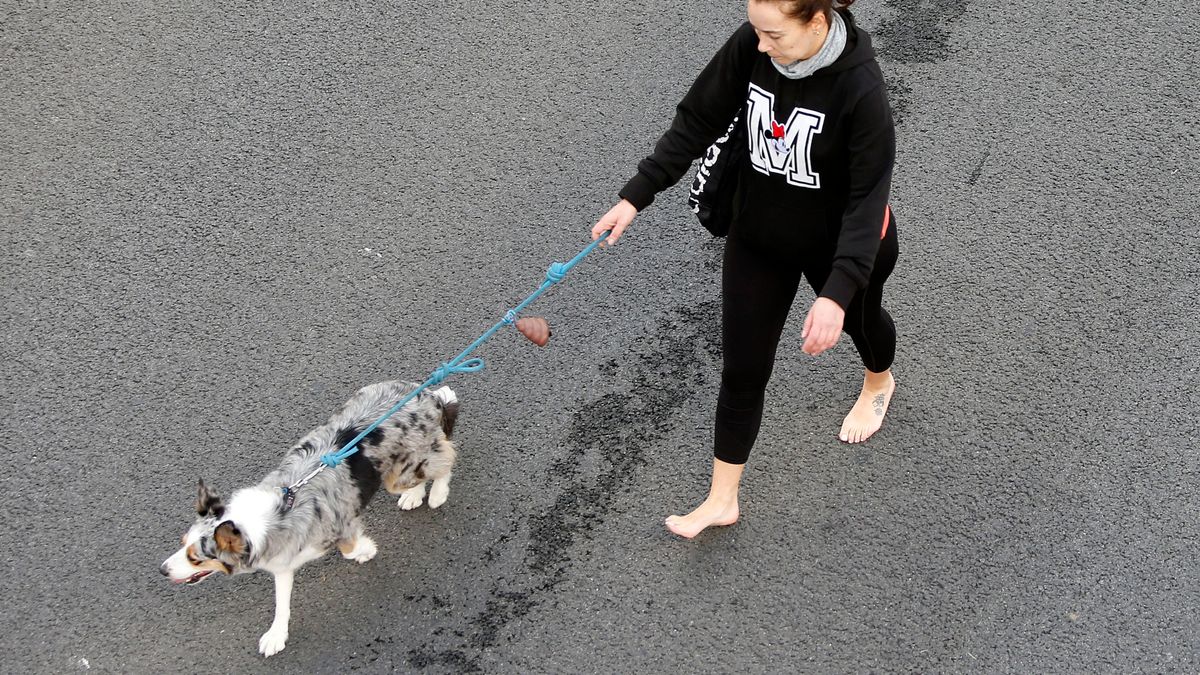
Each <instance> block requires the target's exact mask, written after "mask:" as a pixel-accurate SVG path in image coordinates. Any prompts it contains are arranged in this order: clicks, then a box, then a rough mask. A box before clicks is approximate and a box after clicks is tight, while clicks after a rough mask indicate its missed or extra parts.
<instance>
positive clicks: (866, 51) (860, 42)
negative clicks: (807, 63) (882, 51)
mask: <svg viewBox="0 0 1200 675" xmlns="http://www.w3.org/2000/svg"><path fill="white" fill-rule="evenodd" d="M834 11H835V12H837V13H838V14H840V15H841V17H842V20H843V21H845V22H846V47H845V49H843V50H842V55H841V56H839V57H838V58H837V60H836V61H834V62H833V63H831V64H829V65H828V66H825V67H824V68H822V69H820V70H818V71H817V72H815V73H813V75H814V76H820V75H824V74H826V73H828V74H833V73H840V72H843V71H846V70H850V69H851V68H854V67H856V66H860V65H862V64H864V63H867V62H869V61H873V60H874V59H875V48H874V47H872V46H871V36H870V35H868V34H867V33H866V32H864V31H861V30H859V28H858V24H856V23H855V22H854V15H853V14H851V13H850V10H848V9H835V10H834Z"/></svg>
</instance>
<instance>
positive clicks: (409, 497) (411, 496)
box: [396, 483, 425, 511]
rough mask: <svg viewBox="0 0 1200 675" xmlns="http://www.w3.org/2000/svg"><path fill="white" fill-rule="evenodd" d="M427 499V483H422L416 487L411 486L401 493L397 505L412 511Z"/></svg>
mask: <svg viewBox="0 0 1200 675" xmlns="http://www.w3.org/2000/svg"><path fill="white" fill-rule="evenodd" d="M423 501H425V484H424V483H421V484H420V485H418V486H417V487H415V488H409V489H407V490H405V491H404V492H401V493H400V499H398V500H397V501H396V506H399V507H400V508H402V509H404V510H405V511H411V510H413V509H415V508H417V507H418V506H420V505H421V502H423Z"/></svg>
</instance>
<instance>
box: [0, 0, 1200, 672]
mask: <svg viewBox="0 0 1200 675" xmlns="http://www.w3.org/2000/svg"><path fill="white" fill-rule="evenodd" d="M856 8H857V10H856V11H857V16H858V17H859V20H860V22H861V23H862V24H863V25H864V26H866V27H867V28H868V29H870V30H871V31H873V32H874V33H875V35H876V36H877V46H878V49H879V52H880V54H881V63H882V65H883V69H884V71H885V74H886V76H887V77H888V79H889V83H890V92H891V100H892V103H893V106H894V108H895V112H896V117H897V120H898V122H899V126H898V144H899V158H898V164H897V170H896V178H895V182H894V189H893V205H894V208H895V210H896V213H897V214H898V216H899V223H900V226H899V227H900V229H899V236H900V242H901V260H900V264H899V267H898V269H897V271H896V273H895V274H894V276H893V277H892V281H891V282H890V283H889V286H888V295H887V298H886V302H887V305H888V307H889V309H890V310H891V312H892V314H893V315H894V317H895V318H896V321H897V324H898V326H899V333H900V343H899V350H898V356H897V361H896V365H895V372H896V376H897V379H898V382H899V389H898V392H897V394H896V397H895V400H894V402H893V404H892V407H891V410H890V412H889V416H888V420H887V423H886V425H885V427H884V428H883V430H882V431H881V432H880V433H879V434H878V435H877V436H875V437H874V438H872V439H871V440H870V442H868V443H867V444H865V445H862V446H856V447H850V446H845V445H842V444H840V443H839V442H838V441H837V440H836V438H835V434H836V432H837V430H838V427H839V425H840V421H841V418H842V416H843V415H844V414H845V413H846V411H847V410H848V409H849V406H850V405H851V403H852V402H853V401H854V398H855V396H856V394H857V391H858V386H859V385H860V383H861V370H860V367H861V366H860V364H859V361H858V359H857V356H856V354H855V353H854V349H853V346H852V345H851V344H850V342H849V340H843V341H842V342H841V343H840V344H839V346H838V347H837V348H836V349H835V350H834V351H832V352H830V353H828V354H826V355H824V356H821V357H820V358H816V359H813V358H810V357H807V356H805V355H804V354H803V353H802V352H801V351H800V349H799V347H800V339H799V333H800V325H801V322H802V319H803V315H804V311H805V310H806V309H807V306H808V304H809V302H811V298H809V297H806V296H804V295H803V293H802V295H801V297H800V298H799V299H798V300H797V304H796V308H795V310H796V311H794V312H793V315H792V318H791V320H790V322H789V326H788V329H787V331H786V334H785V338H784V341H783V344H782V345H781V347H780V357H779V361H778V365H777V368H776V370H775V375H774V379H773V380H772V383H771V385H770V389H769V391H768V394H767V396H768V399H767V406H766V413H765V417H764V425H763V430H762V433H761V435H760V437H759V442H758V445H757V446H756V449H755V451H754V453H753V455H752V456H751V460H750V464H749V467H748V469H747V472H746V476H745V480H744V483H743V492H742V509H743V517H742V520H741V521H740V522H739V523H738V524H737V525H735V526H733V527H730V528H724V529H720V530H718V531H710V532H706V533H704V534H703V535H702V536H701V537H699V538H697V539H696V540H695V541H691V542H688V541H682V540H679V539H676V538H675V537H673V536H671V535H669V534H668V533H667V532H666V531H665V530H664V529H663V527H662V519H663V517H664V516H665V515H667V514H669V513H673V512H679V511H683V510H687V509H690V507H692V506H694V505H695V504H697V503H698V502H699V501H700V500H701V498H702V497H703V494H704V492H705V490H706V488H707V480H708V471H709V468H710V462H711V449H710V438H711V434H712V422H711V419H712V408H713V406H714V402H715V398H716V390H717V386H718V371H719V362H720V349H721V347H720V336H719V331H718V322H719V321H718V320H719V301H718V298H719V296H718V284H717V275H718V270H719V263H720V258H721V249H720V244H719V242H713V241H711V240H709V239H708V237H707V235H706V233H705V232H704V231H703V230H702V229H701V228H700V227H699V225H698V224H697V223H695V222H694V220H693V218H692V216H691V214H689V213H688V212H687V211H686V209H685V206H684V200H685V186H684V185H681V186H678V187H677V188H675V189H674V190H672V191H671V192H669V193H666V194H664V195H662V196H661V197H660V198H659V200H658V201H657V202H656V203H655V205H654V206H653V207H651V208H650V209H648V210H647V211H646V212H645V213H644V214H642V215H641V216H639V218H638V219H637V221H635V223H634V227H633V228H632V229H631V230H630V232H629V233H628V234H627V235H626V237H625V239H623V240H622V241H621V242H620V244H618V245H617V246H616V247H613V248H612V249H610V250H605V251H597V252H595V253H593V254H592V255H591V256H589V257H588V258H587V259H586V260H584V261H583V262H582V263H580V265H579V266H578V267H577V268H575V270H574V271H572V272H571V274H570V275H568V277H567V279H566V280H565V281H564V282H563V283H562V284H560V285H557V286H555V287H554V288H553V289H552V290H551V291H550V292H548V293H547V294H546V295H544V296H543V297H542V298H541V299H539V300H538V301H537V303H536V304H535V305H534V306H533V307H531V308H530V309H529V310H528V311H527V312H526V314H529V315H544V316H546V317H547V318H548V319H549V321H550V322H551V325H552V326H553V329H554V336H553V338H552V339H551V342H550V344H549V346H547V347H546V348H543V349H539V348H537V347H535V346H533V345H531V344H529V343H528V342H526V341H524V340H523V339H521V338H520V336H519V335H517V334H516V332H515V331H512V330H506V331H503V332H501V333H499V334H498V335H496V336H495V337H494V338H492V339H491V340H490V341H489V342H488V343H487V344H486V345H485V346H484V347H483V348H481V349H480V350H479V351H478V352H477V354H478V355H480V356H483V357H484V358H485V359H486V360H487V363H488V366H487V368H486V370H484V371H482V372H481V373H477V374H470V375H461V376H456V377H455V378H453V379H451V381H450V382H449V383H450V384H451V385H452V386H454V387H455V388H456V389H457V390H458V392H459V394H460V396H461V398H462V401H463V412H462V417H461V418H460V421H459V428H458V434H457V439H458V442H459V446H460V449H461V459H460V462H459V464H458V466H457V470H456V472H455V477H454V480H453V482H452V486H451V494H450V499H449V501H448V502H447V503H446V505H445V506H444V507H442V508H440V509H438V510H436V511H431V510H429V509H427V508H422V509H420V510H417V511H413V512H401V511H399V510H398V509H397V508H396V506H395V504H394V501H393V500H390V499H386V498H385V496H383V495H382V494H381V495H380V496H378V497H377V498H376V499H375V501H374V503H373V504H372V506H371V508H370V509H369V511H368V512H367V516H366V520H367V524H368V531H369V533H370V534H371V535H372V536H373V537H374V538H375V540H376V541H377V542H378V544H379V548H380V551H379V555H378V556H377V557H376V559H375V560H373V561H371V562H370V563H368V564H365V565H358V564H355V563H352V562H348V561H345V560H343V559H341V558H340V557H339V556H337V555H336V554H334V555H331V556H329V557H327V558H324V559H321V560H319V561H317V562H314V563H312V564H310V565H309V566H307V567H305V568H304V569H303V570H302V571H301V572H300V573H299V575H298V576H297V580H296V591H295V595H294V599H293V614H292V621H291V630H290V635H291V637H290V640H289V643H288V647H287V649H286V650H285V651H283V652H282V653H280V654H278V655H277V656H274V657H272V658H270V659H267V660H264V659H263V658H262V657H261V656H259V655H258V653H257V649H256V647H257V641H258V637H259V635H260V634H261V633H262V632H264V631H265V630H266V628H267V626H268V625H269V623H270V621H271V617H272V613H273V600H272V597H273V595H272V584H271V579H270V577H269V576H267V575H262V574H260V575H248V576H240V577H236V578H220V579H212V580H209V581H207V582H206V583H204V584H201V585H198V586H195V587H173V586H171V585H170V584H169V583H167V582H166V580H164V579H163V578H162V577H161V576H160V575H159V574H158V571H157V566H158V564H159V562H161V561H162V559H163V558H165V557H166V556H167V555H168V554H169V553H170V552H172V551H173V550H174V548H175V547H176V545H177V542H178V536H179V534H180V533H181V532H183V530H184V529H185V528H186V526H187V524H188V523H189V522H190V520H191V518H192V503H193V499H194V490H195V481H196V479H197V478H198V477H204V478H205V479H206V481H208V482H209V483H210V484H211V485H214V486H215V487H216V488H217V489H218V490H220V491H222V492H223V493H224V494H225V495H228V494H229V493H230V492H231V491H233V490H234V489H237V488H239V487H242V486H246V485H249V484H252V483H254V482H257V481H258V479H259V478H260V477H261V476H262V475H263V474H265V472H266V471H268V470H269V469H270V468H272V467H273V466H274V465H275V463H276V461H277V458H278V457H279V456H280V455H281V453H282V452H283V451H284V450H285V449H286V448H287V447H289V446H290V445H291V444H292V443H294V442H295V441H296V440H297V439H298V438H299V437H300V436H301V435H303V434H304V433H306V432H307V431H308V430H309V429H311V428H312V427H314V426H316V425H317V424H319V423H321V422H322V421H324V419H325V418H326V417H327V416H328V415H329V414H330V413H331V412H332V411H333V410H334V409H335V408H336V407H337V406H338V405H339V404H340V403H341V402H342V401H344V400H345V399H346V398H347V397H348V396H349V395H350V394H351V393H352V392H353V391H354V390H355V389H357V388H358V387H360V386H362V385H365V384H368V383H371V382H375V381H380V380H386V379H396V378H403V379H412V380H421V379H424V377H425V376H427V375H428V374H429V373H430V371H431V370H432V369H433V368H434V367H436V366H437V364H438V363H439V362H441V361H443V360H446V359H448V358H450V357H451V356H453V355H455V354H457V353H458V352H459V351H460V350H461V349H463V348H464V347H465V346H466V345H468V344H470V342H471V341H472V340H473V339H475V337H477V336H478V335H480V334H481V333H482V332H483V331H484V330H486V329H487V328H488V327H490V326H491V325H492V324H494V323H495V322H496V321H497V320H499V318H500V317H501V316H502V315H503V313H504V311H505V310H506V309H508V308H509V307H512V306H513V305H514V304H515V303H516V302H518V301H519V300H520V299H522V298H524V297H525V296H526V295H527V294H528V293H530V292H532V291H533V290H534V288H536V286H537V285H538V284H539V283H540V282H541V280H542V277H543V273H544V271H545V269H546V267H547V266H548V265H549V264H550V263H551V262H554V261H565V260H567V259H569V258H570V257H571V256H573V255H574V254H575V253H577V252H578V251H579V250H581V249H582V247H583V246H584V245H585V244H586V243H587V235H586V233H587V231H588V229H589V228H590V227H591V225H592V223H593V222H594V221H595V219H596V218H597V217H598V216H599V215H600V214H602V213H603V212H604V211H605V210H606V209H607V208H608V207H609V206H610V205H611V204H612V202H613V201H614V199H615V191H616V190H617V188H618V187H619V186H620V185H621V184H623V182H624V181H625V180H626V179H627V178H628V177H629V176H630V175H631V173H632V171H633V169H634V166H635V164H636V162H637V161H638V160H639V159H640V158H641V157H643V156H644V155H645V154H646V153H647V152H648V150H649V149H650V147H651V146H652V144H653V142H654V141H655V140H656V139H657V137H658V135H659V134H660V133H661V132H662V131H663V130H664V129H665V128H666V125H667V124H668V123H669V121H670V118H671V115H672V113H673V108H674V105H675V103H676V102H677V101H678V100H679V98H680V97H681V96H682V94H683V92H684V91H685V90H686V88H687V86H688V85H689V84H690V82H691V79H692V78H693V77H694V76H695V74H696V73H697V72H699V70H700V68H701V67H702V66H703V64H704V63H705V62H706V61H707V59H708V58H709V57H710V56H711V54H712V53H713V52H714V51H715V49H716V48H717V46H718V45H719V44H720V43H721V41H723V40H724V38H725V37H726V36H727V35H728V34H729V33H730V32H731V31H732V30H733V29H734V28H735V27H736V26H737V25H738V23H739V21H741V20H742V17H743V15H744V7H743V5H742V4H741V3H739V2H733V1H730V2H713V1H705V2H680V1H675V2H665V3H650V6H646V5H645V4H644V3H623V2H612V1H610V0H599V1H598V2H591V3H575V4H566V5H563V4H555V3H544V2H527V1H525V0H504V1H501V2H484V3H453V2H451V3H440V2H429V1H428V0H419V1H418V2H409V3H388V4H384V3H362V2H350V3H304V4H302V5H301V4H297V3H276V2H255V3H249V2H242V3H236V2H220V3H201V4H195V3H184V5H183V6H179V5H178V4H177V3H145V2H129V1H127V0H125V1H122V0H113V1H112V2H106V3H68V2H61V1H59V2H55V1H53V0H52V1H49V2H42V3H14V2H11V1H9V2H3V3H0V87H2V91H3V96H2V97H0V223H2V225H3V256H4V259H3V270H4V284H3V310H4V311H3V319H4V342H3V354H2V359H0V373H2V374H3V383H4V386H3V399H2V401H3V411H2V414H0V425H2V426H3V429H2V433H0V444H2V447H3V458H4V466H5V469H4V471H3V473H2V474H0V517H2V523H3V527H2V528H0V563H2V568H0V570H2V574H0V597H3V598H4V608H3V612H2V615H0V670H2V671H4V672H12V673H27V672H73V671H96V672H119V673H162V672H188V673H192V672H195V673H201V672H280V673H283V672H288V673H294V672H347V671H364V672H388V671H392V670H401V671H423V672H435V673H437V672H498V673H561V672H583V673H611V672H820V673H824V672H867V671H871V672H911V671H919V672H933V671H955V672H958V671H964V672H1020V673H1028V672H1081V671H1093V672H1133V671H1152V672H1172V671H1178V672H1196V671H1197V670H1200V618H1197V616H1196V614H1195V609H1196V607H1197V606H1200V591H1198V587H1197V574H1198V573H1200V565H1198V563H1197V559H1196V554H1195V550H1196V546H1197V544H1198V543H1200V542H1198V534H1200V516H1198V513H1200V511H1198V509H1197V506H1196V503H1195V495H1196V493H1197V488H1198V487H1200V486H1198V482H1200V481H1198V475H1197V454H1198V449H1197V445H1198V444H1197V430H1198V425H1197V422H1196V415H1197V412H1198V410H1200V377H1198V376H1197V368H1198V367H1200V363H1198V361H1200V359H1198V357H1197V353H1198V352H1200V337H1198V330H1197V326H1198V324H1200V321H1198V320H1197V317H1200V300H1198V299H1197V298H1198V296H1200V263H1198V258H1200V256H1198V255H1197V253H1198V247H1197V244H1196V241H1197V239H1196V237H1197V231H1198V230H1197V226H1196V219H1195V214H1196V213H1197V211H1198V210H1200V197H1198V196H1197V191H1196V180H1195V172H1196V170H1197V169H1198V168H1200V139H1198V138H1197V122H1196V115H1197V110H1198V107H1200V106H1198V105H1197V104H1198V98H1200V97H1198V95H1197V93H1196V91H1197V90H1196V87H1195V77H1196V73H1197V72H1200V68H1198V65H1200V64H1198V63H1197V56H1196V54H1197V52H1198V51H1200V38H1198V37H1197V36H1200V21H1198V20H1197V18H1196V14H1195V12H1192V11H1185V12H1183V13H1180V14H1172V13H1171V12H1172V9H1173V8H1172V7H1171V6H1169V4H1164V3H1148V4H1140V5H1133V6H1131V5H1125V4H1121V3H1116V2H1113V1H1112V0H1105V1H1101V0H1082V1H1080V2H1073V3H1040V2H1039V3H1035V2H1031V1H1029V0H1023V1H1021V2H1016V3H1001V4H997V3H985V2H978V1H974V0H971V1H968V0H952V1H950V2H931V1H929V0H920V1H918V2H901V1H900V0H862V2H860V3H857V4H856Z"/></svg>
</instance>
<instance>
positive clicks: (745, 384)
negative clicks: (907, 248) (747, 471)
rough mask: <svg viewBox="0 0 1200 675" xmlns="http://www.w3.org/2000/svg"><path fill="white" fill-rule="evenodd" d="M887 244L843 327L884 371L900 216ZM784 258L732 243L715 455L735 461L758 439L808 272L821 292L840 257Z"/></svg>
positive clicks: (868, 361)
mask: <svg viewBox="0 0 1200 675" xmlns="http://www.w3.org/2000/svg"><path fill="white" fill-rule="evenodd" d="M890 221H891V222H890V223H889V225H888V230H887V232H886V234H885V236H884V237H883V240H882V241H881V242H880V244H879V253H878V254H877V255H876V257H875V266H874V269H873V270H872V272H871V279H870V281H869V282H868V285H867V288H866V289H864V290H862V291H860V292H859V293H858V294H857V295H855V296H854V299H853V300H851V301H850V306H849V307H847V308H846V320H845V324H844V326H843V330H844V331H845V332H846V333H848V334H849V335H850V337H851V339H853V340H854V346H855V347H857V348H858V353H859V355H860V356H861V357H862V360H863V365H865V366H866V367H867V370H870V371H872V372H876V373H881V372H883V371H885V370H887V369H888V368H890V367H891V365H892V359H893V358H894V357H895V354H896V327H895V324H893V323H892V317H891V316H889V315H888V313H887V311H886V310H884V309H883V304H882V303H883V283H884V282H885V281H887V278H888V276H889V275H890V274H891V273H892V269H893V268H894V267H895V266H896V256H897V254H898V252H899V249H898V246H897V242H896V221H895V215H894V214H892V216H891V218H890ZM815 257H816V258H819V259H816V260H804V261H801V262H797V261H796V260H795V259H793V260H790V261H784V260H781V259H779V258H778V257H776V256H774V255H772V254H771V253H769V252H766V251H762V250H760V249H758V248H756V247H755V246H753V245H751V244H748V243H746V242H744V241H742V240H740V239H739V238H738V237H737V235H736V232H734V233H732V234H731V235H730V236H729V237H727V239H726V242H725V262H724V265H723V269H722V274H721V285H722V291H721V298H722V300H721V334H722V347H723V351H724V361H725V363H724V367H723V369H722V371H721V391H720V394H719V395H718V397H717V416H716V417H717V419H716V432H715V437H716V438H715V443H714V455H715V456H716V458H717V459H719V460H721V461H723V462H728V463H730V464H745V463H746V458H747V457H749V456H750V448H751V447H753V445H754V439H755V438H757V437H758V427H759V424H760V422H761V421H762V410H763V393H764V392H765V391H766V388H767V381H768V380H769V379H771V369H772V367H774V365H775V350H776V348H777V347H778V346H779V337H780V335H781V334H782V333H783V325H784V322H785V321H786V320H787V316H788V311H789V310H790V309H791V307H792V301H793V300H794V299H795V297H796V289H797V288H798V286H799V285H800V275H801V273H803V275H804V278H805V279H807V280H808V283H809V285H810V286H812V288H813V291H814V292H817V293H820V291H821V288H822V287H823V286H824V285H825V280H826V279H827V278H828V277H829V272H830V265H831V264H832V262H833V261H832V256H828V255H826V256H815Z"/></svg>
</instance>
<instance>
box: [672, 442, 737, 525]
mask: <svg viewBox="0 0 1200 675" xmlns="http://www.w3.org/2000/svg"><path fill="white" fill-rule="evenodd" d="M745 468H746V465H745V464H730V463H729V462H723V461H721V460H719V459H717V458H716V457H714V458H713V473H712V484H711V485H710V486H709V488H708V498H706V499H705V500H704V503H703V504H701V505H700V506H698V507H696V510H695V511H692V512H691V513H689V514H687V515H686V516H668V517H667V529H668V530H670V531H672V532H674V533H675V534H677V535H679V536H681V537H684V538H687V539H691V538H692V537H694V536H696V535H697V534H700V531H701V530H703V529H704V528H706V527H708V526H710V525H732V524H734V523H736V522H737V519H738V484H739V483H741V480H742V470H743V469H745Z"/></svg>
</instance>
